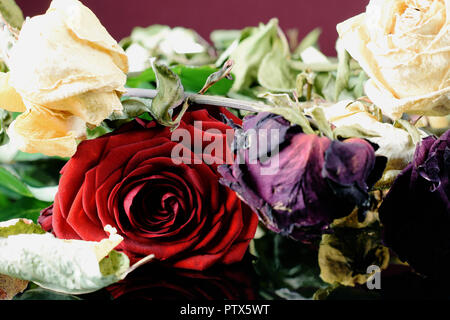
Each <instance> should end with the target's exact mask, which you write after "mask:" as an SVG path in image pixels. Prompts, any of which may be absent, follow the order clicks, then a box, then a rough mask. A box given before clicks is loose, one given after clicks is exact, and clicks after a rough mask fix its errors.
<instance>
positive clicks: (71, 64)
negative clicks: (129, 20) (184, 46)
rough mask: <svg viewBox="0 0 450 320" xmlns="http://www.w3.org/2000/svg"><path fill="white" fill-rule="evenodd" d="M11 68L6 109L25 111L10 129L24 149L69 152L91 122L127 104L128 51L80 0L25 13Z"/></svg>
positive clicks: (0, 92) (2, 78)
mask: <svg viewBox="0 0 450 320" xmlns="http://www.w3.org/2000/svg"><path fill="white" fill-rule="evenodd" d="M8 66H9V68H10V72H9V73H7V74H1V75H0V86H1V88H0V107H1V108H4V109H6V110H10V111H18V112H23V113H22V114H21V115H20V116H19V117H18V118H17V119H16V121H15V122H14V123H13V124H12V125H11V127H10V130H9V133H10V135H11V138H12V139H13V140H15V141H17V142H19V148H20V149H21V150H22V151H25V152H32V153H33V152H41V153H44V154H47V155H56V156H71V155H73V154H74V153H75V151H76V147H77V140H78V139H82V138H83V137H84V135H85V132H86V130H85V129H86V125H89V126H98V125H99V124H100V123H101V122H102V121H103V120H104V119H105V118H106V117H108V116H109V115H110V114H111V113H113V112H120V111H121V110H122V104H121V101H120V95H121V94H122V93H123V92H125V88H124V85H125V82H126V72H127V71H128V60H127V56H126V54H125V52H124V51H123V50H122V48H121V47H120V46H119V45H118V44H117V42H116V41H115V40H114V39H113V38H112V37H111V36H110V35H109V34H108V32H107V30H106V29H105V28H104V27H103V26H102V25H101V23H100V21H99V20H98V19H97V17H96V16H95V15H94V13H92V11H91V10H89V9H88V8H87V7H85V6H84V5H82V4H81V3H80V2H79V1H77V0H53V1H52V3H51V5H50V8H49V9H48V11H47V12H46V13H45V14H44V15H40V16H35V17H33V18H31V19H27V20H26V21H25V23H24V24H23V26H22V29H21V31H20V34H19V38H18V40H17V42H16V43H15V45H14V47H13V48H12V50H11V51H10V52H9V61H8Z"/></svg>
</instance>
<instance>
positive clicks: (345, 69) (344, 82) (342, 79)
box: [334, 40, 351, 101]
mask: <svg viewBox="0 0 450 320" xmlns="http://www.w3.org/2000/svg"><path fill="white" fill-rule="evenodd" d="M336 51H337V53H338V59H339V66H338V70H337V75H336V85H335V94H334V99H335V100H336V101H338V100H339V96H340V94H341V92H342V91H344V89H346V88H347V87H348V81H349V79H350V71H351V70H350V54H349V53H348V52H347V50H345V48H344V46H343V45H342V43H341V41H340V40H338V41H337V44H336Z"/></svg>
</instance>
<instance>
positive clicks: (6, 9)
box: [0, 0, 24, 30]
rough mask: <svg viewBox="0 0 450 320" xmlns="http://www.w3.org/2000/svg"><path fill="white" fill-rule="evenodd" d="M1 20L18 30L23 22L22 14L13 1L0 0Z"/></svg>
mask: <svg viewBox="0 0 450 320" xmlns="http://www.w3.org/2000/svg"><path fill="white" fill-rule="evenodd" d="M0 15H1V20H3V21H4V22H6V23H7V24H8V25H10V26H11V27H13V28H15V29H18V30H19V29H20V28H21V27H22V24H23V22H24V18H23V13H22V10H21V9H20V7H19V6H18V5H17V4H16V2H15V1H14V0H0Z"/></svg>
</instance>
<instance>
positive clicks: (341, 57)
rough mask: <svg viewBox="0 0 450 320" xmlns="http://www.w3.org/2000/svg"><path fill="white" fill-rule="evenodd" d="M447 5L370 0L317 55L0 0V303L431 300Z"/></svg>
mask: <svg viewBox="0 0 450 320" xmlns="http://www.w3.org/2000/svg"><path fill="white" fill-rule="evenodd" d="M449 8H450V3H449V2H448V1H447V0H445V1H444V0H424V1H413V0H396V1H388V0H371V1H370V2H369V4H368V6H367V9H366V11H365V12H364V13H361V14H360V15H358V16H356V17H353V18H351V19H349V20H347V21H344V22H342V23H340V24H338V25H337V30H338V33H339V39H338V40H337V42H336V50H337V53H338V55H337V57H336V58H334V57H328V56H325V55H324V54H323V53H322V52H321V51H320V50H319V48H318V45H317V43H318V38H319V35H320V32H319V31H318V30H314V31H312V32H311V33H310V34H309V35H308V36H307V37H305V38H304V39H303V40H302V41H301V42H298V41H297V40H296V39H294V38H293V37H289V36H287V35H286V34H285V33H284V32H283V31H282V30H281V28H280V27H279V25H278V20H277V19H276V18H274V19H272V20H270V21H269V22H268V23H267V24H260V25H259V26H252V27H248V28H245V29H243V30H217V31H214V32H213V33H212V34H211V41H210V42H209V41H206V40H205V39H203V38H202V37H201V36H200V35H199V34H198V33H196V32H195V31H194V30H191V29H187V28H182V27H176V28H171V27H168V26H164V25H151V26H149V27H146V28H142V27H136V28H135V29H134V30H133V31H132V33H131V34H130V36H129V37H127V38H125V39H123V40H122V41H120V43H117V42H116V40H114V39H113V38H112V37H111V36H110V35H109V33H108V31H107V30H106V29H105V28H104V27H103V25H102V24H101V22H100V21H99V20H98V18H97V17H96V15H95V14H94V13H93V12H92V11H91V10H90V9H89V8H87V7H86V6H85V5H83V4H82V3H81V2H80V1H78V0H53V1H52V2H51V4H50V7H49V9H48V10H47V12H46V13H45V14H42V15H39V16H34V17H31V18H27V19H24V17H23V14H22V12H21V10H20V8H19V7H18V6H17V5H16V4H15V3H14V1H13V0H10V1H0V14H1V18H2V19H0V24H1V30H0V31H1V32H0V48H1V68H2V70H1V71H2V72H1V73H0V108H1V109H0V144H1V145H2V146H1V147H0V221H1V222H0V299H16V300H33V299H34V300H35V299H53V300H55V299H56V300H79V299H87V300H89V299H94V298H96V299H99V298H101V299H108V300H111V299H113V300H127V299H134V300H135V299H151V300H153V299H170V300H173V299H190V300H205V299H215V300H224V299H227V300H228V299H242V300H253V299H267V300H281V299H286V300H304V299H318V300H322V299H353V298H355V297H358V298H363V299H390V298H396V297H410V298H417V297H430V296H431V297H436V298H442V297H447V295H448V293H446V286H447V284H448V276H447V272H446V271H447V269H448V268H449V267H450V233H449V232H448V230H449V228H450V202H449V194H450V184H449V170H450V131H449V120H450V118H449V113H450V100H449V97H450V73H449V70H450V68H449V67H450V31H449V28H450V27H449V26H450V24H449V17H450V13H449V12H450V11H449V10H450V9H449Z"/></svg>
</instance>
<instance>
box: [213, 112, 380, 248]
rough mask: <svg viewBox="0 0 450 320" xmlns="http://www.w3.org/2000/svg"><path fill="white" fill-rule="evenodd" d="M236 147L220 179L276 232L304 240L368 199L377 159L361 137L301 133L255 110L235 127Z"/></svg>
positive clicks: (318, 233)
mask: <svg viewBox="0 0 450 320" xmlns="http://www.w3.org/2000/svg"><path fill="white" fill-rule="evenodd" d="M235 148H236V149H237V157H236V161H235V163H234V164H233V165H231V166H229V165H223V166H221V167H219V173H220V174H221V175H222V179H221V182H222V183H223V184H225V185H227V186H229V187H230V188H231V189H233V190H234V191H236V192H237V194H238V195H239V196H240V197H241V198H242V199H243V200H244V201H245V202H246V203H247V204H249V205H250V207H252V208H253V210H254V211H255V212H257V213H258V215H259V218H260V220H261V221H262V222H263V223H264V224H265V225H266V226H267V227H268V228H269V229H270V230H272V231H274V232H277V233H281V234H283V235H286V236H291V237H292V238H294V239H297V240H301V241H305V242H307V241H310V240H312V239H314V238H316V237H317V236H320V235H321V234H322V233H323V231H324V230H325V229H327V228H328V225H329V224H330V223H331V222H332V221H333V220H334V219H336V218H340V217H344V216H346V215H348V214H350V213H351V211H352V210H353V209H354V208H355V206H356V205H359V206H362V205H365V204H367V203H368V199H369V195H368V191H369V185H370V184H371V183H372V182H371V181H372V180H373V179H372V178H373V177H372V176H371V173H372V172H373V171H374V170H373V169H374V168H375V163H376V157H375V151H374V148H373V147H372V145H371V144H370V143H369V142H367V141H365V140H362V139H348V140H345V141H344V142H341V141H332V140H330V139H329V138H327V137H319V136H317V135H315V134H304V133H303V132H302V129H301V127H300V126H292V125H290V123H289V122H288V121H287V120H285V119H284V118H283V117H281V116H278V115H274V114H271V113H259V114H257V115H253V116H248V117H246V118H245V119H244V123H243V129H236V138H235ZM382 169H384V166H383V168H382ZM381 172H382V170H381ZM379 175H380V173H378V176H379Z"/></svg>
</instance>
